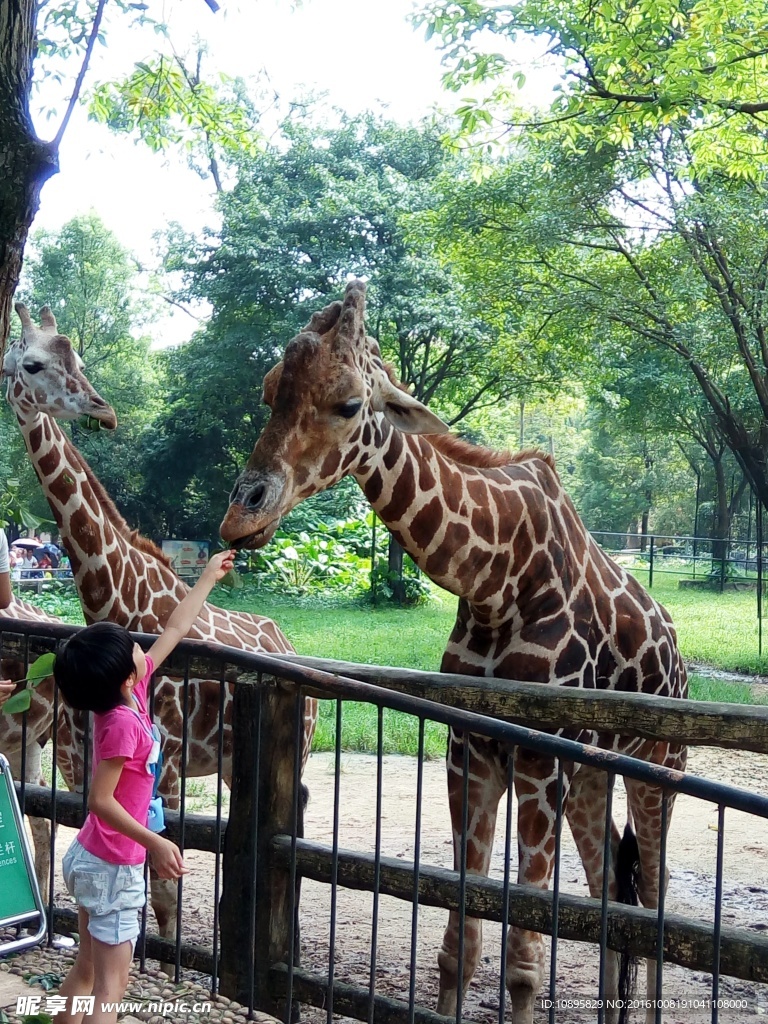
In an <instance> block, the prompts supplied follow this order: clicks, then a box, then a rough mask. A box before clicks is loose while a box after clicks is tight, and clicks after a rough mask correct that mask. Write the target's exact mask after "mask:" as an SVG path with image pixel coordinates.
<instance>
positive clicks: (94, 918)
mask: <svg viewBox="0 0 768 1024" xmlns="http://www.w3.org/2000/svg"><path fill="white" fill-rule="evenodd" d="M234 554H235V553H234V551H222V552H220V553H219V554H218V555H214V556H213V558H211V560H210V562H209V563H208V565H207V566H206V567H205V569H204V571H203V574H202V576H201V577H200V579H199V580H198V581H197V583H196V584H195V586H194V587H193V588H192V590H191V591H190V592H189V593H188V594H187V596H186V597H185V598H184V600H183V601H182V602H181V603H180V604H179V605H178V607H177V608H176V609H175V611H174V612H173V614H172V615H171V617H170V618H169V620H168V624H167V626H166V628H165V631H164V632H163V633H162V634H161V635H160V636H159V637H158V638H157V640H156V641H155V642H154V644H153V645H152V647H151V648H150V649H149V652H148V653H147V654H144V651H143V650H142V649H141V647H139V645H138V644H136V643H134V642H133V641H132V640H131V638H130V635H129V633H128V631H127V630H126V629H125V628H124V627H122V626H117V625H115V624H114V623H111V622H98V623H96V624H95V625H93V626H88V627H87V628H86V629H83V630H81V631H80V632H79V633H76V634H75V635H74V636H72V637H70V639H69V640H67V641H66V642H65V643H64V644H63V646H62V647H61V648H60V650H59V652H58V653H57V655H56V663H55V665H54V678H55V680H56V682H57V684H58V686H59V687H60V689H61V692H62V693H63V695H64V699H65V700H66V701H67V702H68V703H69V704H70V705H71V706H72V707H73V708H77V709H79V710H85V711H93V712H94V714H95V718H94V727H93V779H92V782H91V789H90V793H89V797H88V816H87V818H86V819H85V822H84V824H83V827H82V828H81V830H80V832H79V833H78V835H77V838H76V839H75V840H74V841H73V842H72V845H71V846H70V848H69V850H68V851H67V853H66V854H65V856H64V864H63V868H64V881H65V882H66V885H67V889H68V890H69V892H70V894H71V895H72V896H73V897H74V898H75V901H76V902H77V913H78V924H79V932H80V949H79V951H78V954H77V959H76V960H75V963H74V964H73V966H72V969H71V971H70V972H69V974H68V975H67V977H66V978H65V980H64V982H63V984H62V986H61V989H60V990H59V994H60V995H62V996H65V997H66V998H67V1010H66V1012H65V1013H62V1014H57V1021H58V1022H67V1024H70V1022H74V1024H78V1022H79V1021H80V1020H81V1019H82V1017H83V1012H82V1010H78V1012H77V1013H74V1012H73V1003H72V997H73V996H87V995H91V993H92V994H93V996H94V997H95V1005H94V1008H93V1013H92V1015H89V1021H93V1022H99V1024H101V1022H113V1021H116V1020H117V1010H116V1008H115V1006H114V1004H115V1003H117V1002H118V1001H119V1000H121V999H122V998H123V995H124V994H125V989H126V987H127V985H128V972H129V969H130V965H131V960H132V959H133V949H134V946H135V943H136V937H137V936H138V934H139V911H140V910H141V908H142V907H143V906H144V903H145V900H146V894H145V888H144V860H145V857H146V854H147V853H148V854H149V856H150V858H151V860H152V864H153V866H154V868H155V870H156V871H157V874H158V875H159V877H160V878H179V877H180V876H181V875H183V874H186V872H187V869H186V868H185V866H184V861H183V860H182V857H181V853H180V851H179V849H178V847H177V846H175V845H174V844H173V843H172V842H170V840H168V839H164V838H163V837H162V836H161V835H158V834H157V833H156V832H151V831H150V830H149V829H148V828H147V814H148V810H149V803H150V799H151V796H152V788H153V783H154V772H153V768H152V766H153V765H154V764H156V762H157V759H158V754H159V748H160V744H159V734H158V733H157V729H156V727H153V725H152V722H151V719H150V717H149V714H148V712H147V687H148V685H149V680H150V677H151V675H152V673H153V672H154V671H155V669H156V668H157V667H158V666H159V665H160V663H161V662H162V661H163V660H164V659H165V658H166V657H167V656H168V655H169V654H170V653H171V651H173V649H174V648H175V647H176V645H177V644H178V643H179V641H180V640H182V639H183V638H184V636H186V634H187V633H188V631H189V629H190V627H191V626H192V624H193V622H194V621H195V619H196V618H197V616H198V614H199V612H200V610H201V608H202V606H203V603H204V602H205V599H206V598H207V597H208V595H209V594H210V592H211V590H212V589H213V586H214V584H215V583H216V582H217V581H218V580H220V579H222V578H223V577H224V576H225V575H226V574H227V572H229V570H230V569H231V568H232V566H233V564H234ZM110 1004H112V1005H110Z"/></svg>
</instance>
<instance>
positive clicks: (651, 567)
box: [648, 534, 654, 590]
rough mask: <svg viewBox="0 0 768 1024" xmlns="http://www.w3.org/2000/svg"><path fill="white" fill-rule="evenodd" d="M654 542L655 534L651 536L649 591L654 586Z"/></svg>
mask: <svg viewBox="0 0 768 1024" xmlns="http://www.w3.org/2000/svg"><path fill="white" fill-rule="evenodd" d="M653 541H654V536H653V534H651V552H650V555H651V560H650V564H649V566H648V589H649V590H650V589H651V587H652V586H653Z"/></svg>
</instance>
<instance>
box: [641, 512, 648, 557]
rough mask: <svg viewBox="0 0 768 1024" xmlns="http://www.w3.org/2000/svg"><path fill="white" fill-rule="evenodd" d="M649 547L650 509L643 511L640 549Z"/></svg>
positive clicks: (643, 549)
mask: <svg viewBox="0 0 768 1024" xmlns="http://www.w3.org/2000/svg"><path fill="white" fill-rule="evenodd" d="M647 547H648V509H646V510H645V511H644V512H643V518H642V519H641V521H640V550H641V551H645V550H646V548H647Z"/></svg>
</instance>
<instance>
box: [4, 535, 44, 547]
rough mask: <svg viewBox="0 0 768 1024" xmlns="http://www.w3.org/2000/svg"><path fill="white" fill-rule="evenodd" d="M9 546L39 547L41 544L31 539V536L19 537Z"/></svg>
mask: <svg viewBox="0 0 768 1024" xmlns="http://www.w3.org/2000/svg"><path fill="white" fill-rule="evenodd" d="M11 546H12V547H14V548H41V547H42V546H43V545H42V544H41V543H40V541H39V540H32V538H31V537H20V538H19V539H18V540H15V541H14V542H13V544H12V545H11Z"/></svg>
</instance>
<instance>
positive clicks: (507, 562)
mask: <svg viewBox="0 0 768 1024" xmlns="http://www.w3.org/2000/svg"><path fill="white" fill-rule="evenodd" d="M539 463H540V465H539ZM355 476H356V479H357V481H358V483H359V484H360V486H361V487H362V489H363V491H364V493H365V495H366V497H367V498H368V500H369V501H370V503H371V505H372V506H373V508H374V509H375V511H376V512H377V513H378V515H379V516H380V518H381V519H382V521H383V522H384V523H385V524H386V526H387V527H388V528H389V529H390V530H391V532H392V533H393V534H394V536H395V538H396V539H397V540H398V541H399V542H400V543H401V544H402V545H403V547H404V548H405V550H406V551H407V552H408V554H409V555H410V556H411V558H412V559H413V560H414V561H415V562H416V564H417V565H418V566H419V568H420V569H421V570H422V571H423V572H425V573H426V574H427V575H428V576H429V577H430V578H431V579H432V580H434V582H435V583H437V584H439V585H440V586H441V587H443V588H444V589H446V590H448V591H450V592H451V593H453V594H456V595H457V596H458V597H460V598H463V599H465V600H466V601H467V602H468V603H469V604H470V605H471V606H473V608H476V609H479V611H480V618H482V619H485V620H486V621H490V620H495V621H496V622H497V623H498V622H499V621H500V617H501V618H505V617H507V616H508V615H509V613H510V609H511V607H512V605H516V606H518V607H519V605H520V604H521V603H524V602H525V601H526V600H529V599H534V598H535V595H533V594H530V595H529V594H527V593H526V590H525V581H524V579H523V578H522V577H523V573H524V571H525V570H526V568H527V567H528V566H529V563H530V562H531V559H532V556H533V554H534V551H535V549H536V547H537V546H539V547H540V546H541V545H542V544H543V543H544V541H545V538H546V534H547V528H546V526H545V525H544V523H543V522H539V521H538V520H539V518H541V519H542V520H543V517H544V515H545V513H547V509H546V504H547V499H548V497H550V498H554V503H555V505H556V506H559V507H560V508H561V510H562V512H561V514H562V515H563V516H564V517H565V518H566V519H567V526H566V525H565V524H564V529H563V530H562V535H565V533H566V532H568V533H570V532H572V531H573V530H574V529H576V530H577V531H579V533H580V535H581V536H582V537H583V540H584V544H586V545H588V544H589V537H588V535H587V533H586V531H585V529H584V527H583V525H582V524H581V522H580V520H579V519H578V516H577V515H576V513H575V511H573V509H572V506H571V504H570V502H569V501H568V500H567V499H566V498H565V496H564V494H563V492H562V488H561V487H560V484H559V481H558V479H557V476H556V474H555V473H554V471H553V470H552V469H551V467H550V466H548V465H547V464H546V462H544V461H543V460H538V459H536V458H532V459H531V460H530V461H529V462H522V461H521V462H517V463H515V464H513V465H510V466H507V467H504V468H503V469H502V468H493V467H491V468H481V467H476V466H469V465H463V464H461V463H459V462H457V461H455V460H454V459H452V458H450V457H449V456H447V455H445V454H443V453H442V452H441V451H439V450H438V449H437V448H436V447H435V446H433V445H432V444H431V442H430V441H429V440H428V439H427V438H426V437H423V436H420V435H414V434H404V433H402V432H400V431H398V430H395V429H394V428H392V427H391V426H390V425H389V424H388V423H386V421H385V422H384V423H382V425H381V437H380V439H379V441H378V443H377V447H376V456H375V457H374V459H373V460H372V461H367V462H366V461H364V462H363V464H362V465H361V467H360V469H359V470H358V471H357V472H356V474H355ZM543 489H544V491H545V493H543V494H542V490H543ZM547 489H548V491H549V494H548V495H547V493H546V491H547ZM537 503H538V511H539V513H540V516H539V515H537ZM549 504H550V509H549V512H548V514H549V515H550V516H551V511H552V510H551V506H552V502H550V503H549ZM546 561H547V564H549V563H551V564H552V570H551V572H550V575H552V576H553V578H554V572H556V569H555V567H554V562H553V561H552V560H551V559H547V560H546ZM543 563H544V560H542V565H541V566H537V571H538V573H539V575H538V576H537V582H538V583H539V584H541V583H542V582H543V580H542V577H541V572H542V570H543V569H544V570H545V566H544V564H543ZM545 571H546V570H545ZM558 592H559V593H560V594H561V595H563V585H562V579H561V581H560V586H559V587H558Z"/></svg>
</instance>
